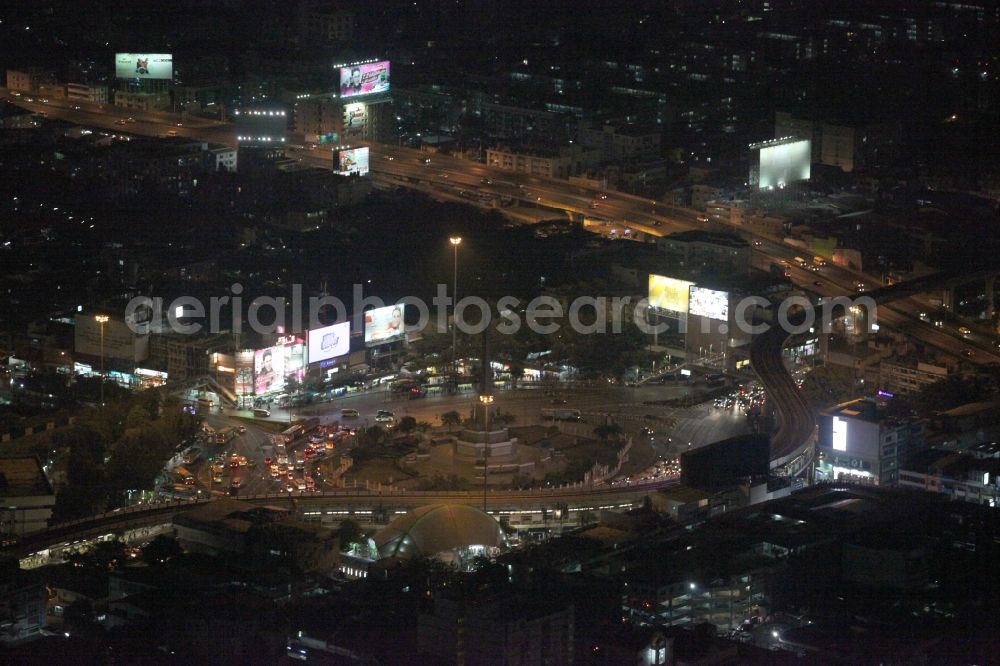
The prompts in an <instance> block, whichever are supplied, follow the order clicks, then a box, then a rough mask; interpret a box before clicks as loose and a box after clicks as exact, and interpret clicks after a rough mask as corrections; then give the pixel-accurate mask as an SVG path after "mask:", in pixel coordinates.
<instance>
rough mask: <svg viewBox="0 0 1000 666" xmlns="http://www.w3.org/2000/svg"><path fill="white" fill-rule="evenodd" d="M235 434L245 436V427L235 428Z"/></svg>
mask: <svg viewBox="0 0 1000 666" xmlns="http://www.w3.org/2000/svg"><path fill="white" fill-rule="evenodd" d="M236 432H238V433H240V434H241V435H245V434H247V427H246V426H242V425H241V426H239V427H238V428H236Z"/></svg>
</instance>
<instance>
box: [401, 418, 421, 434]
mask: <svg viewBox="0 0 1000 666" xmlns="http://www.w3.org/2000/svg"><path fill="white" fill-rule="evenodd" d="M398 429H399V432H402V433H411V432H413V431H414V430H416V429H417V420H416V419H415V418H413V417H412V416H404V417H403V418H401V419H400V420H399V426H398Z"/></svg>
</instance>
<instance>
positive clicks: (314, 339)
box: [308, 321, 351, 363]
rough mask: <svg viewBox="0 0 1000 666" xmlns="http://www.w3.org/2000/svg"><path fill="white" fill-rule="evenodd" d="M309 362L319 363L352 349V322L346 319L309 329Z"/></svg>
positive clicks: (345, 353)
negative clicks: (330, 324)
mask: <svg viewBox="0 0 1000 666" xmlns="http://www.w3.org/2000/svg"><path fill="white" fill-rule="evenodd" d="M308 348H309V362H310V363H319V362H320V361H326V360H329V359H331V358H336V357H338V356H346V355H347V353H348V352H350V351H351V323H350V322H347V321H344V322H340V323H339V324H333V325H332V326H324V327H323V328H316V329H313V330H311V331H309V345H308Z"/></svg>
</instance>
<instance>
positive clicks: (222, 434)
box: [215, 426, 237, 445]
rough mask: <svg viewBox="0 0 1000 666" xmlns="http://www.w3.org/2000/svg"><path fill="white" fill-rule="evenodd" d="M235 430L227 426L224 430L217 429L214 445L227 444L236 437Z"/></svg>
mask: <svg viewBox="0 0 1000 666" xmlns="http://www.w3.org/2000/svg"><path fill="white" fill-rule="evenodd" d="M236 434H237V430H236V428H235V427H233V426H227V427H225V428H219V429H218V430H216V431H215V443H216V444H222V445H225V444H228V443H229V442H231V441H232V439H233V438H234V437H236Z"/></svg>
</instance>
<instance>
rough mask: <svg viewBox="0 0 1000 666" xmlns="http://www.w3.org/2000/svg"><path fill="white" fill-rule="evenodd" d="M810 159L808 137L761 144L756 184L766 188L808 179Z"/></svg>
mask: <svg viewBox="0 0 1000 666" xmlns="http://www.w3.org/2000/svg"><path fill="white" fill-rule="evenodd" d="M811 160H812V143H811V142H810V141H809V140H808V139H803V140H802V141H794V142H791V143H779V144H777V145H774V146H763V147H761V148H760V176H759V181H758V183H757V186H758V187H759V188H760V189H762V190H766V189H772V188H775V187H784V186H785V185H787V184H788V183H794V182H797V181H800V180H809V168H810V164H809V163H810V161H811Z"/></svg>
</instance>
